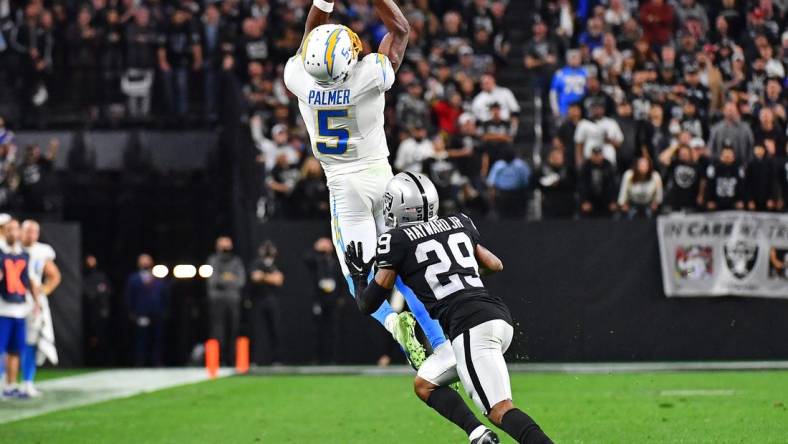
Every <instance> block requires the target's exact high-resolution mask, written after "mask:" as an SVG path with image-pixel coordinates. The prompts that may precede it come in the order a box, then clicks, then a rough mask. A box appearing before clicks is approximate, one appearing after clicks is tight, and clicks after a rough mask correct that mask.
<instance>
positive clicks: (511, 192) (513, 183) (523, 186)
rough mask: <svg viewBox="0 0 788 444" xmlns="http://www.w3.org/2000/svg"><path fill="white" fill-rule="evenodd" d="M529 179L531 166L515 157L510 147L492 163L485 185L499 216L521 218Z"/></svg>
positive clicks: (523, 212) (523, 214) (523, 213)
mask: <svg viewBox="0 0 788 444" xmlns="http://www.w3.org/2000/svg"><path fill="white" fill-rule="evenodd" d="M530 179H531V168H529V167H528V164H527V163H525V162H524V161H523V160H522V159H519V158H517V157H515V154H514V150H512V149H507V150H506V152H505V153H504V155H503V158H501V159H500V160H498V161H496V162H495V163H494V164H493V166H492V168H491V169H490V174H489V175H488V176H487V185H488V186H489V187H490V194H491V196H490V197H491V200H492V201H493V202H495V208H496V210H497V212H498V215H499V216H500V217H502V218H506V219H522V218H523V217H524V216H525V204H526V197H527V195H526V191H527V190H528V184H529V181H530Z"/></svg>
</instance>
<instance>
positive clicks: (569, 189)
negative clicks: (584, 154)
mask: <svg viewBox="0 0 788 444" xmlns="http://www.w3.org/2000/svg"><path fill="white" fill-rule="evenodd" d="M537 173H538V175H539V177H538V181H537V183H538V184H539V189H540V190H542V217H543V218H545V219H570V218H571V217H572V216H573V215H574V214H575V209H576V208H577V203H576V199H575V189H576V183H577V174H576V173H575V170H574V169H572V168H569V167H568V166H567V165H566V162H565V159H564V150H563V148H562V147H560V146H558V147H556V148H553V150H552V151H550V154H549V156H548V158H547V163H546V164H544V165H542V167H541V168H540V169H539V171H538V172H537Z"/></svg>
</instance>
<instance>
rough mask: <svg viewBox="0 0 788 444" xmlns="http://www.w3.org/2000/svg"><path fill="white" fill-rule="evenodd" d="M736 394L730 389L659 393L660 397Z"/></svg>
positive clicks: (664, 391)
mask: <svg viewBox="0 0 788 444" xmlns="http://www.w3.org/2000/svg"><path fill="white" fill-rule="evenodd" d="M735 394H736V392H735V391H734V390H730V389H719V390H706V389H695V390H662V391H661V392H659V396H733V395H735Z"/></svg>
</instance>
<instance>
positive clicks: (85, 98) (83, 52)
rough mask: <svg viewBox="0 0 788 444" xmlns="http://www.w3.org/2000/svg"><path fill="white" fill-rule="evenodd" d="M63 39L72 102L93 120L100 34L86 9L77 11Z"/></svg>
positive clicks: (82, 8) (88, 9)
mask: <svg viewBox="0 0 788 444" xmlns="http://www.w3.org/2000/svg"><path fill="white" fill-rule="evenodd" d="M66 39H67V44H68V67H69V71H70V73H71V76H70V77H71V88H70V90H71V94H72V97H71V99H72V101H73V103H75V104H77V105H78V107H79V108H80V110H81V111H84V110H86V109H89V111H90V116H91V117H92V118H95V117H96V116H97V109H96V107H95V103H96V100H95V99H96V89H97V88H98V55H97V49H98V46H99V32H98V30H97V29H96V27H95V26H94V25H93V16H92V14H91V10H90V8H89V7H87V6H83V7H81V8H80V9H79V12H78V13H77V20H76V22H75V23H73V24H72V25H71V26H70V27H69V29H68V32H67V33H66Z"/></svg>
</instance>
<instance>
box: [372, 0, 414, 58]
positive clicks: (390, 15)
mask: <svg viewBox="0 0 788 444" xmlns="http://www.w3.org/2000/svg"><path fill="white" fill-rule="evenodd" d="M373 3H374V5H375V11H376V12H377V13H378V17H380V19H381V20H382V21H383V25H385V26H386V29H387V30H388V31H389V32H388V34H386V35H385V36H384V37H383V40H381V41H380V46H379V47H378V52H379V53H381V54H384V55H385V56H386V57H388V58H389V61H391V67H392V68H394V72H397V70H398V69H399V67H400V65H402V59H403V58H404V57H405V49H406V48H407V47H408V37H410V23H408V19H406V18H405V15H404V14H403V13H402V10H401V9H399V6H397V4H396V3H394V0H374V1H373Z"/></svg>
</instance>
